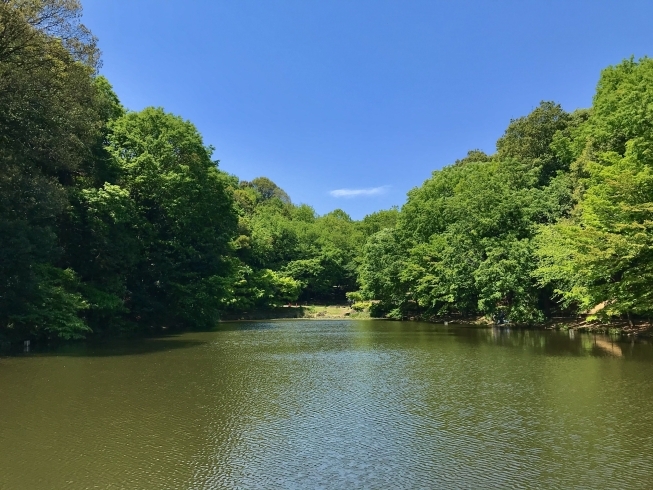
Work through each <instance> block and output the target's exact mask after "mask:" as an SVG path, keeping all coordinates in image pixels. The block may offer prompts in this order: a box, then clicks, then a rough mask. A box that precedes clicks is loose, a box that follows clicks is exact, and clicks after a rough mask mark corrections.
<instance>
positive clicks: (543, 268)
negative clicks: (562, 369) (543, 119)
mask: <svg viewBox="0 0 653 490" xmlns="http://www.w3.org/2000/svg"><path fill="white" fill-rule="evenodd" d="M652 93H653V60H650V59H648V58H644V59H642V60H640V61H639V62H635V61H634V60H633V59H630V60H626V61H624V62H622V63H621V64H619V65H617V66H614V67H609V68H607V69H606V70H604V71H603V73H602V75H601V79H600V81H599V83H598V87H597V91H596V95H595V97H594V101H593V107H592V110H591V113H590V115H589V118H588V119H587V121H586V123H585V124H583V125H582V126H580V127H579V130H578V131H576V132H575V134H574V135H572V137H573V139H569V138H567V139H566V140H562V139H561V140H560V142H559V143H560V145H559V146H560V147H561V148H562V149H568V153H570V154H571V155H573V156H575V158H576V160H575V161H574V163H573V168H574V169H575V172H576V173H577V175H578V186H577V194H578V204H577V205H576V207H575V209H574V211H573V213H572V214H571V216H570V217H569V218H568V219H565V220H562V221H560V222H559V223H557V224H555V225H552V226H548V227H544V228H542V229H541V230H540V234H539V242H538V243H539V247H538V254H539V256H540V259H541V265H540V267H539V268H538V270H537V271H536V273H535V275H536V277H537V278H538V279H539V280H540V282H541V283H542V284H551V285H554V287H555V288H556V292H557V294H558V295H559V297H560V299H561V300H562V303H563V304H564V305H567V306H576V307H578V308H579V309H580V310H581V311H583V310H584V311H588V310H590V309H592V308H593V307H595V306H596V305H602V306H604V308H603V309H602V310H601V311H600V315H602V316H619V315H629V314H637V315H643V316H648V315H650V314H651V313H653V301H652V299H653V298H652V293H651V289H650V281H651V279H652V278H653V252H651V251H652V250H653V233H652V231H653V230H652V229H651V223H652V222H653V219H652V218H653V156H652V155H653V151H652V150H653V143H652V142H653V109H652V107H653V95H652Z"/></svg>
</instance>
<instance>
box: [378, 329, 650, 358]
mask: <svg viewBox="0 0 653 490" xmlns="http://www.w3.org/2000/svg"><path fill="white" fill-rule="evenodd" d="M377 328H378V330H379V331H385V332H387V333H393V334H395V335H397V338H398V339H401V340H400V341H401V342H407V343H409V342H411V339H413V338H414V337H415V336H420V337H423V338H424V339H429V341H436V339H437V338H438V337H446V338H453V339H455V341H456V342H459V343H462V344H467V345H470V346H476V347H482V346H484V345H488V346H490V345H491V346H496V347H500V348H507V349H518V350H525V351H529V352H532V353H534V354H538V355H545V356H568V357H585V356H591V357H609V358H624V359H641V360H645V361H648V362H650V360H651V359H653V344H652V343H651V342H650V341H649V340H647V339H634V338H627V337H620V336H610V335H605V334H599V333H580V332H576V331H573V330H570V331H554V330H542V329H529V328H506V327H487V326H477V325H442V324H432V323H421V322H419V323H416V322H415V323H414V322H385V323H383V324H379V326H378V327H377Z"/></svg>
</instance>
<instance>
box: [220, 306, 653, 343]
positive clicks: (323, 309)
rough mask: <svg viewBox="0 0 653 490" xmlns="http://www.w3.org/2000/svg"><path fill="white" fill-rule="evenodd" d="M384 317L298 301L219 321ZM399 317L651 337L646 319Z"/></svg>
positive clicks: (457, 323)
mask: <svg viewBox="0 0 653 490" xmlns="http://www.w3.org/2000/svg"><path fill="white" fill-rule="evenodd" d="M287 319H303V320H388V318H384V317H379V318H374V317H371V316H370V314H369V311H356V310H355V309H353V308H352V307H350V306H345V305H301V306H282V307H277V308H273V309H266V310H253V311H250V312H240V313H229V314H226V315H224V316H223V317H222V318H221V319H220V322H233V321H257V320H287ZM401 321H416V322H426V323H434V324H448V325H469V326H477V327H488V328H490V327H493V328H521V329H533V330H560V331H569V330H573V331H576V332H587V333H604V334H614V335H622V336H627V337H641V338H649V337H653V324H651V323H648V322H634V323H633V324H632V325H631V324H630V323H629V322H628V321H627V320H614V321H608V322H599V321H593V322H589V321H587V320H586V319H584V318H582V317H580V318H579V317H558V318H553V319H550V320H548V321H546V322H543V323H539V324H532V325H527V324H514V323H513V324H511V323H505V324H496V323H493V322H492V321H491V320H489V319H487V318H485V317H451V316H448V317H422V316H420V315H415V316H409V317H406V318H402V319H401Z"/></svg>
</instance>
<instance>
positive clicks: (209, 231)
mask: <svg viewBox="0 0 653 490" xmlns="http://www.w3.org/2000/svg"><path fill="white" fill-rule="evenodd" d="M110 130H111V132H110V134H109V136H108V141H109V145H108V150H109V152H110V153H111V155H112V157H113V158H114V159H115V162H116V163H117V165H118V166H119V167H120V170H121V179H120V181H121V186H122V187H123V188H124V189H125V190H127V191H128V193H129V197H130V199H131V200H132V201H133V202H134V207H135V212H136V214H137V216H138V221H137V222H138V232H137V236H138V239H139V244H140V247H141V249H142V254H143V255H142V257H141V258H140V260H139V261H138V264H137V265H136V267H135V270H134V272H133V274H131V275H130V276H129V279H128V282H127V286H128V290H129V291H130V298H129V300H128V306H129V308H130V310H131V312H132V315H133V316H134V317H135V318H138V319H144V321H146V322H147V323H149V324H151V325H171V326H194V327H202V326H210V325H212V324H213V322H215V320H216V319H217V318H218V315H219V311H220V304H221V298H222V297H224V296H225V295H226V294H227V292H226V291H227V285H228V282H229V280H230V277H231V276H230V275H231V273H232V268H231V261H230V260H229V255H230V254H231V246H230V243H231V240H232V238H233V236H234V234H235V232H236V226H237V215H236V212H235V209H234V207H233V201H232V198H231V195H230V194H229V192H228V191H227V186H228V183H229V182H228V181H229V179H228V176H226V175H225V174H223V173H221V172H220V171H218V169H217V167H216V163H215V162H213V161H212V160H211V149H210V148H207V147H205V146H204V144H203V142H202V138H201V136H200V135H199V133H198V132H197V129H196V128H195V127H194V126H193V125H192V124H191V123H189V122H187V121H184V120H182V119H181V118H179V117H176V116H173V115H171V114H167V113H165V112H164V111H163V110H162V109H154V108H148V109H145V110H143V111H141V112H138V113H135V112H129V113H127V114H125V115H124V116H122V117H121V118H119V119H117V120H115V121H113V122H111V123H110Z"/></svg>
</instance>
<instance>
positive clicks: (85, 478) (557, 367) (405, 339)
mask: <svg viewBox="0 0 653 490" xmlns="http://www.w3.org/2000/svg"><path fill="white" fill-rule="evenodd" d="M0 393H1V394H2V402H1V403H0V488H3V489H4V488H7V489H23V488H25V489H40V488H43V489H50V488H103V489H105V488H134V489H136V488H138V489H162V488H166V489H168V488H170V489H172V488H180V489H204V488H265V489H268V488H310V489H312V488H334V489H336V488H337V489H341V488H383V489H391V488H392V489H394V488H446V487H466V488H470V487H473V488H481V487H502V488H504V487H547V488H650V487H651V482H653V346H652V345H651V344H650V343H646V342H637V343H635V342H616V341H613V340H612V339H611V338H610V337H605V336H598V335H590V334H582V335H581V334H575V335H570V334H569V333H566V332H552V331H528V330H524V331H522V330H508V329H492V328H475V327H462V326H452V325H449V326H444V325H433V324H427V323H417V322H391V321H327V320H325V321H306V320H284V321H267V322H252V323H224V324H221V325H220V327H219V328H218V329H217V330H215V331H212V332H201V333H188V334H183V335H179V336H171V337H168V338H160V339H149V340H140V341H135V342H134V341H132V342H129V343H125V344H115V345H110V346H101V347H93V346H89V345H73V346H66V347H64V348H60V349H58V350H55V351H49V352H31V353H28V354H23V355H19V356H14V357H4V358H0Z"/></svg>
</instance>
